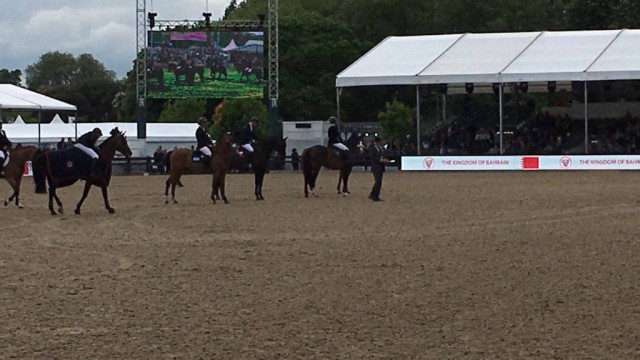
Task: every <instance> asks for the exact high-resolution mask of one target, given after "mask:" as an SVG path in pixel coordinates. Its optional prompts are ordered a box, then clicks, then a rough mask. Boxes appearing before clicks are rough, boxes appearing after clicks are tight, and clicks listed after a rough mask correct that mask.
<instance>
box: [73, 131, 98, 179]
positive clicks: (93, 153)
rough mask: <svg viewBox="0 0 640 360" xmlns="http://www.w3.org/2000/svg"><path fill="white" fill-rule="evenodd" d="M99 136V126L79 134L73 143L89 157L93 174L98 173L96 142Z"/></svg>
mask: <svg viewBox="0 0 640 360" xmlns="http://www.w3.org/2000/svg"><path fill="white" fill-rule="evenodd" d="M101 136H102V130H100V128H95V129H93V130H92V131H89V132H88V133H86V134H84V135H82V136H80V138H78V141H77V142H76V143H75V145H73V146H75V147H76V148H78V149H80V150H82V151H83V152H84V153H85V154H87V155H89V156H90V157H91V159H92V160H91V174H94V175H96V174H98V173H99V171H100V168H99V160H98V159H99V158H100V157H99V156H98V149H97V148H96V143H97V142H98V139H100V137H101Z"/></svg>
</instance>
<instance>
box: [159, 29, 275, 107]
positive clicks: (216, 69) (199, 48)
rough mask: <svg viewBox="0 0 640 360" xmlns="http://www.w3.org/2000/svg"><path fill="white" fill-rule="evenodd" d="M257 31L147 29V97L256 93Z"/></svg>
mask: <svg viewBox="0 0 640 360" xmlns="http://www.w3.org/2000/svg"><path fill="white" fill-rule="evenodd" d="M263 39H264V36H263V32H255V31H252V32H224V31H222V32H218V31H188V32H178V31H151V32H149V47H148V48H147V90H148V94H147V97H149V98H151V99H175V98H227V99H228V98H261V97H262V96H263V89H264V72H265V67H264V41H263Z"/></svg>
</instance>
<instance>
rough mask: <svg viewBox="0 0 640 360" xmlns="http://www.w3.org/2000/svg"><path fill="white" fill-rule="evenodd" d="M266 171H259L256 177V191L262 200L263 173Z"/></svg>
mask: <svg viewBox="0 0 640 360" xmlns="http://www.w3.org/2000/svg"><path fill="white" fill-rule="evenodd" d="M265 173H266V171H264V170H261V171H260V177H259V179H258V193H259V194H260V200H264V196H262V185H263V184H264V175H265Z"/></svg>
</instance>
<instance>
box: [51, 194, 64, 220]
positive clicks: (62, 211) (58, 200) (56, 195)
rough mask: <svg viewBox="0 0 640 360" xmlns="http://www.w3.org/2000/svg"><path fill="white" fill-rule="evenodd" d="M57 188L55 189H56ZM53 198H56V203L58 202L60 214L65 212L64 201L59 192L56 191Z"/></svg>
mask: <svg viewBox="0 0 640 360" xmlns="http://www.w3.org/2000/svg"><path fill="white" fill-rule="evenodd" d="M54 190H55V189H54ZM53 198H54V199H56V204H58V212H59V213H60V214H64V207H63V206H62V201H61V200H60V198H59V197H58V193H57V192H55V191H54V193H53Z"/></svg>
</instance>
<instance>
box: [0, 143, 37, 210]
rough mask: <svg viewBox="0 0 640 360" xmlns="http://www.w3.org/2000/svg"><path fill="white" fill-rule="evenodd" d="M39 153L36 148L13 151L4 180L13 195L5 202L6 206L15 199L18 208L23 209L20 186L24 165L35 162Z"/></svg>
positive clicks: (18, 148)
mask: <svg viewBox="0 0 640 360" xmlns="http://www.w3.org/2000/svg"><path fill="white" fill-rule="evenodd" d="M38 153H39V150H38V148H36V147H34V146H19V147H16V148H15V149H13V150H11V155H10V156H9V163H8V164H7V166H6V167H5V168H4V178H5V180H7V182H8V183H9V185H10V186H11V189H13V194H11V196H10V197H9V198H8V199H6V200H5V201H4V206H7V205H9V203H10V202H11V201H12V200H13V199H15V200H16V206H17V207H19V208H21V209H22V208H23V206H22V203H21V202H20V184H21V183H22V175H24V165H25V164H26V163H27V161H33V159H34V157H35V156H36V154H38Z"/></svg>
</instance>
